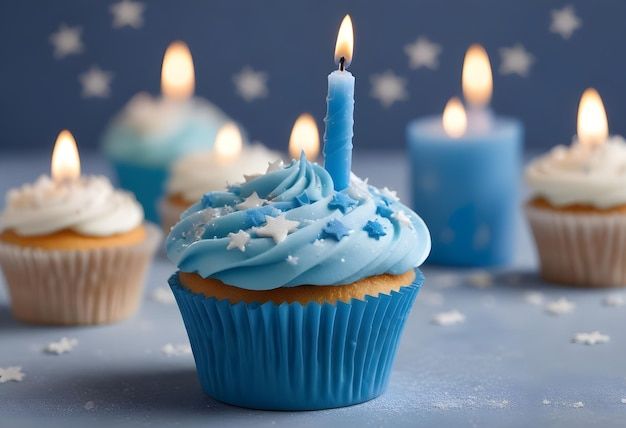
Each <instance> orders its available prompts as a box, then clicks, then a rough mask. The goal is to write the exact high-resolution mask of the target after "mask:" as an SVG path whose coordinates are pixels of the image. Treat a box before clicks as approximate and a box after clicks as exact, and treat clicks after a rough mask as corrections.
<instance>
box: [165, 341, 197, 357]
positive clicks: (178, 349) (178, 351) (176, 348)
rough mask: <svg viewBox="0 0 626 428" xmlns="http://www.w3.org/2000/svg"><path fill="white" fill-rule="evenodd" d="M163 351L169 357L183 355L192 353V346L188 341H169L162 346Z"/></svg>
mask: <svg viewBox="0 0 626 428" xmlns="http://www.w3.org/2000/svg"><path fill="white" fill-rule="evenodd" d="M161 352H163V353H164V354H165V355H167V356H168V357H180V356H182V355H189V354H191V346H190V345H189V344H188V343H181V344H178V345H173V344H171V343H168V344H166V345H165V346H163V347H162V348H161Z"/></svg>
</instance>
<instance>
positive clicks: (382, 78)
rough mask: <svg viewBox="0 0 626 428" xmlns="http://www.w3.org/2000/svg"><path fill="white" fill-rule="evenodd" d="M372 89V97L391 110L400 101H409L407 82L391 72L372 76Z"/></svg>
mask: <svg viewBox="0 0 626 428" xmlns="http://www.w3.org/2000/svg"><path fill="white" fill-rule="evenodd" d="M370 83H371V84H372V89H371V91H370V95H371V96H372V97H374V98H376V99H377V100H378V101H380V104H381V105H382V106H383V107H385V108H389V107H391V106H392V105H393V104H394V103H396V102H398V101H405V100H408V99H409V93H408V91H407V89H406V85H407V80H406V79H404V78H402V77H400V76H398V75H397V74H396V73H394V72H393V71H391V70H387V71H385V72H383V73H379V74H373V75H372V76H370Z"/></svg>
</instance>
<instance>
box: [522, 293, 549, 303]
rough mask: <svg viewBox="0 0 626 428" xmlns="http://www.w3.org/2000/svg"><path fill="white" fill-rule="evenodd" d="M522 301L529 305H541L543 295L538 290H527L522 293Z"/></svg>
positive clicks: (543, 298)
mask: <svg viewBox="0 0 626 428" xmlns="http://www.w3.org/2000/svg"><path fill="white" fill-rule="evenodd" d="M524 301H525V302H526V303H528V304H530V305H535V306H542V305H543V302H544V301H545V297H544V296H543V294H542V293H540V292H538V291H529V292H527V293H525V294H524Z"/></svg>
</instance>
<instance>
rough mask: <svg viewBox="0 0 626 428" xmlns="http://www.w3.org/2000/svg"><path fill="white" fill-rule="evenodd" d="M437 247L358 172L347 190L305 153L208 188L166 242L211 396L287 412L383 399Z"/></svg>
mask: <svg viewBox="0 0 626 428" xmlns="http://www.w3.org/2000/svg"><path fill="white" fill-rule="evenodd" d="M429 249H430V237H429V234H428V230H427V229H426V226H425V225H424V223H423V222H422V221H421V219H420V218H419V217H418V216H417V215H416V214H415V213H413V212H412V211H410V210H409V209H408V208H407V207H406V206H404V205H402V204H401V203H400V202H399V201H398V199H397V198H396V196H395V194H394V193H393V192H390V191H389V190H388V189H383V190H378V189H376V188H374V187H372V186H368V185H367V184H366V183H364V182H363V181H361V180H359V179H358V178H356V177H353V179H352V181H351V183H350V186H349V187H348V188H347V189H345V190H343V191H340V192H339V191H335V190H334V184H333V180H332V178H331V177H330V175H329V173H328V172H327V171H326V170H325V169H324V168H322V167H321V166H319V165H316V164H312V163H310V162H308V161H307V160H306V159H305V157H304V156H302V158H301V159H300V160H299V161H293V162H292V163H291V164H290V165H288V166H287V167H286V168H282V167H278V166H276V167H273V168H270V169H269V170H268V172H267V173H266V174H265V175H262V176H260V177H257V178H255V179H253V180H250V181H248V182H246V183H241V184H239V185H234V186H231V187H230V188H229V190H228V191H226V192H210V193H207V194H205V195H204V196H203V197H202V199H201V200H200V201H199V202H198V203H196V204H195V205H193V206H192V207H191V208H190V209H189V210H188V211H187V212H185V214H183V218H182V219H181V221H180V222H179V223H178V224H177V225H176V226H175V227H174V229H173V230H172V232H171V234H170V236H169V237H168V242H167V251H168V256H169V257H170V259H171V260H172V261H173V262H175V263H176V264H177V266H178V268H179V269H180V272H177V273H176V274H174V275H173V276H172V277H171V279H170V284H171V286H172V290H173V291H174V294H175V296H176V300H177V302H178V305H179V307H180V310H181V313H182V315H183V320H184V322H185V326H186V328H187V332H188V334H189V339H190V341H191V346H192V349H193V352H194V357H195V360H196V367H197V370H198V374H199V377H200V381H201V383H202V386H203V388H204V390H205V391H206V392H207V393H208V394H209V395H211V396H212V397H215V398H217V399H218V400H220V401H224V402H227V403H231V404H236V405H240V406H246V407H253V408H263V409H283V410H288V409H289V410H294V409H319V408H330V407H339V406H346V405H351V404H355V403H359V402H363V401H366V400H369V399H371V398H374V397H376V396H378V395H379V394H381V393H382V391H383V390H384V388H385V386H386V384H387V381H388V378H389V374H390V371H391V365H392V362H393V360H394V356H395V352H396V349H397V345H398V340H399V336H400V333H401V331H402V328H403V325H404V321H405V319H406V317H407V315H408V312H409V309H410V307H411V305H412V303H413V300H414V298H415V296H416V294H417V291H418V289H419V287H420V286H421V284H422V282H423V277H422V275H421V273H420V272H419V270H416V269H415V268H416V267H417V266H419V265H420V264H421V263H422V262H423V261H424V259H425V258H426V256H427V255H428V252H429Z"/></svg>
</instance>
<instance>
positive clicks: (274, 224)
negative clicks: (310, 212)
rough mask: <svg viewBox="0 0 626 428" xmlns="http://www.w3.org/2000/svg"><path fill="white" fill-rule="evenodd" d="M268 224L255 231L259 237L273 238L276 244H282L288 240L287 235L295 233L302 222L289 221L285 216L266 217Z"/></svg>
mask: <svg viewBox="0 0 626 428" xmlns="http://www.w3.org/2000/svg"><path fill="white" fill-rule="evenodd" d="M265 220H266V222H267V223H266V224H265V226H263V227H259V228H257V229H255V231H256V233H257V234H258V235H259V236H265V237H268V238H270V237H271V238H272V239H273V240H274V242H275V243H277V244H278V243H280V242H283V241H284V240H285V238H287V235H288V234H290V233H291V232H293V231H295V230H296V229H297V228H298V226H299V225H300V222H298V221H293V220H288V219H286V218H285V214H281V215H279V216H277V217H271V216H265Z"/></svg>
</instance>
